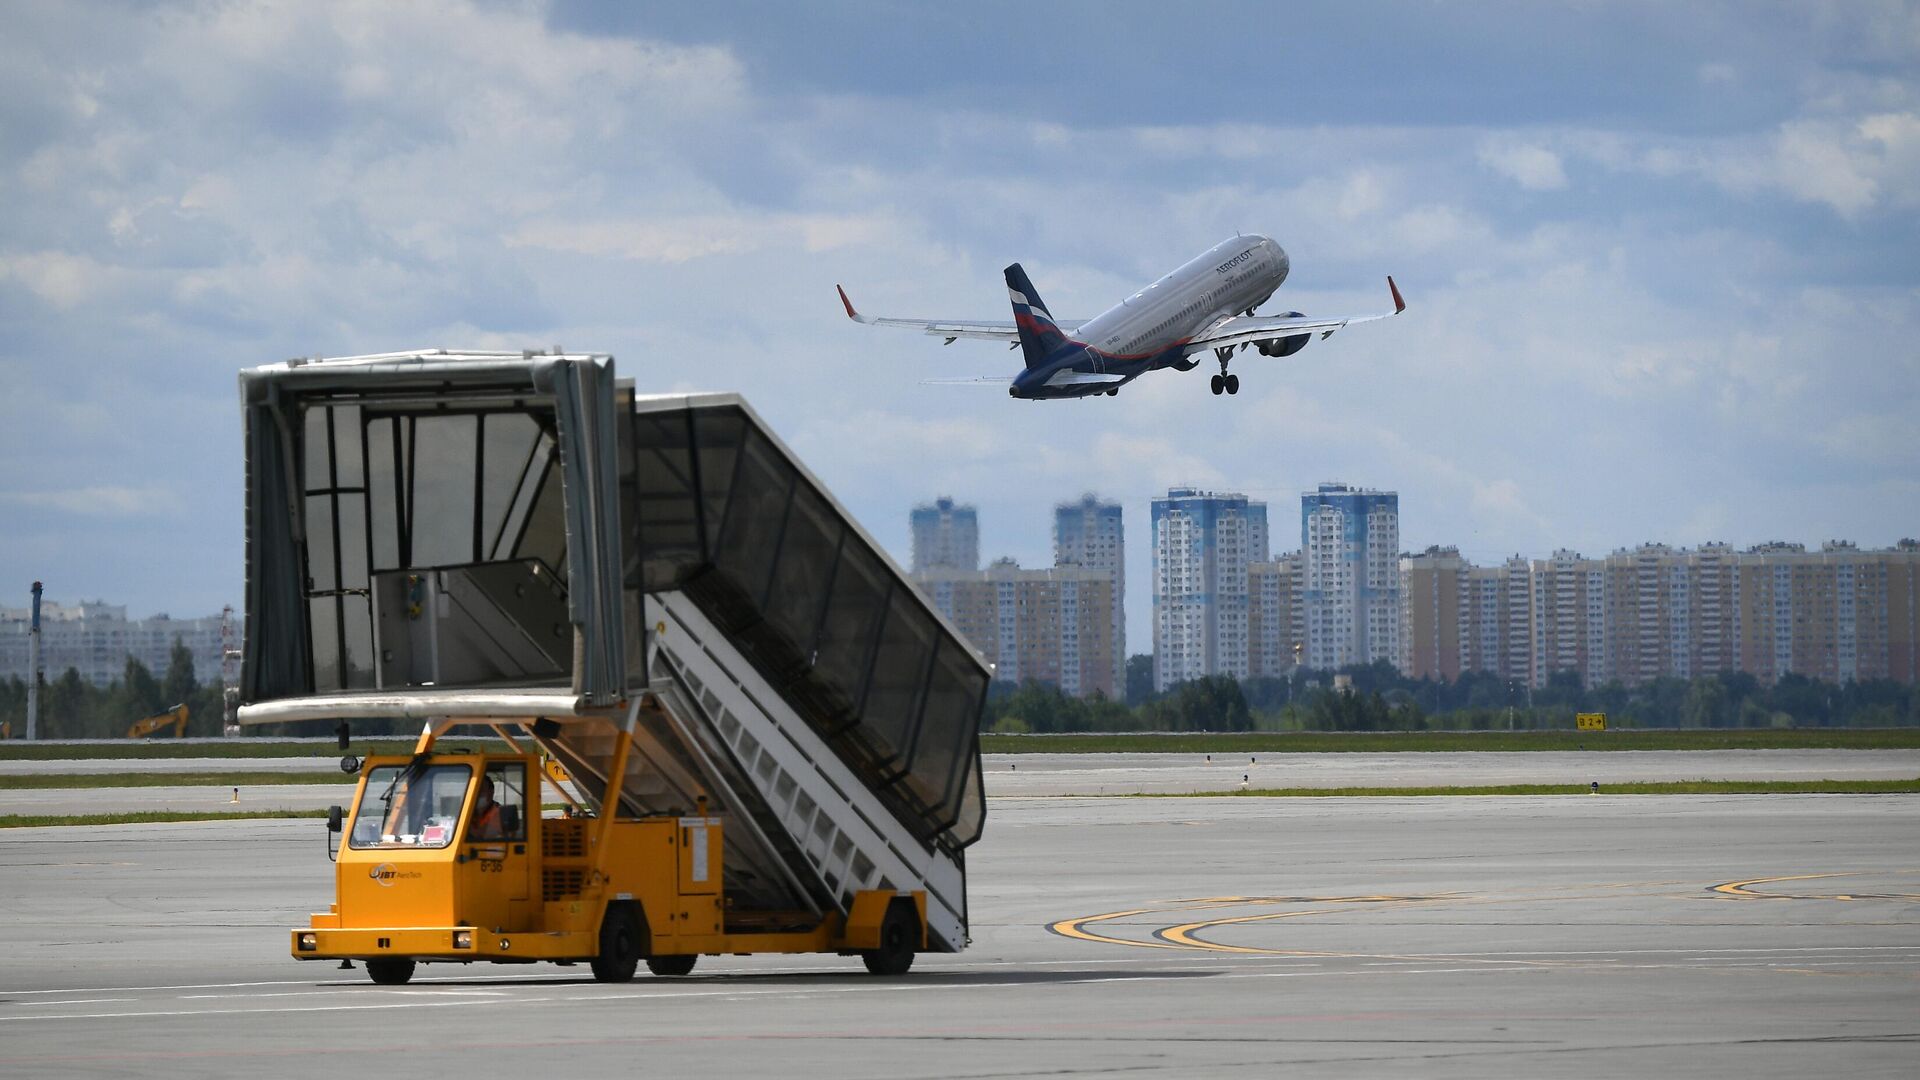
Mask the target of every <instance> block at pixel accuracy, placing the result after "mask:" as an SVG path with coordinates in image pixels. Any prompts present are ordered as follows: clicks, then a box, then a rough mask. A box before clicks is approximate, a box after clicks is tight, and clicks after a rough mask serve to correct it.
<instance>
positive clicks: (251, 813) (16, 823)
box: [0, 810, 327, 829]
mask: <svg viewBox="0 0 1920 1080" xmlns="http://www.w3.org/2000/svg"><path fill="white" fill-rule="evenodd" d="M326 816H327V812H326V811H325V810H244V811H240V812H239V813H225V812H221V811H217V810H131V811H128V812H126V813H123V814H0V829H37V828H43V827H46V826H49V825H149V824H155V823H160V822H168V821H228V820H234V821H238V820H241V819H245V818H323V817H326Z"/></svg>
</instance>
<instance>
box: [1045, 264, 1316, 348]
mask: <svg viewBox="0 0 1920 1080" xmlns="http://www.w3.org/2000/svg"><path fill="white" fill-rule="evenodd" d="M1287 269H1288V260H1287V253H1286V252H1285V251H1283V250H1281V247H1280V245H1279V244H1276V243H1274V242H1273V241H1272V240H1269V239H1268V238H1266V237H1264V236H1259V235H1247V236H1236V237H1234V238H1233V239H1231V240H1222V241H1221V242H1220V243H1218V244H1215V245H1214V246H1212V247H1211V248H1208V249H1207V250H1206V251H1204V252H1202V253H1201V254H1200V255H1198V256H1196V257H1195V258H1193V259H1192V260H1190V261H1189V262H1187V263H1186V264H1185V265H1183V266H1181V267H1180V268H1179V269H1177V270H1174V271H1173V272H1172V273H1169V274H1167V275H1166V276H1165V277H1162V278H1161V279H1160V280H1158V281H1156V282H1154V283H1153V284H1151V285H1148V286H1147V287H1146V288H1144V289H1141V290H1140V291H1139V292H1137V293H1134V294H1133V295H1132V296H1129V297H1127V298H1126V299H1125V300H1123V301H1121V302H1120V303H1119V304H1118V305H1117V306H1115V307H1112V308H1108V309H1107V310H1106V311H1103V312H1101V313H1100V314H1099V315H1097V316H1095V317H1094V318H1092V319H1090V320H1088V321H1087V322H1085V323H1083V324H1082V325H1081V326H1080V327H1079V329H1078V330H1077V331H1075V333H1074V334H1073V338H1074V340H1075V341H1078V342H1081V343H1083V344H1085V345H1086V346H1088V352H1089V353H1091V354H1092V356H1091V357H1090V358H1093V359H1096V361H1097V360H1100V359H1105V360H1108V361H1113V360H1121V361H1141V360H1162V359H1164V361H1166V362H1171V361H1173V360H1176V359H1178V358H1179V357H1181V356H1184V355H1185V350H1184V348H1183V347H1184V346H1185V345H1186V343H1187V342H1189V341H1191V340H1192V339H1193V338H1195V337H1197V336H1199V335H1200V334H1201V333H1202V332H1203V331H1205V330H1206V329H1207V328H1208V327H1209V326H1212V325H1213V324H1214V323H1216V322H1218V321H1219V320H1220V319H1222V318H1225V317H1227V316H1229V315H1237V314H1240V313H1241V312H1245V311H1248V310H1250V309H1252V308H1254V307H1256V306H1258V305H1259V304H1261V303H1262V302H1264V301H1265V300H1266V299H1267V298H1268V297H1270V296H1272V295H1273V291H1274V290H1275V289H1277V288H1279V287H1280V284H1281V283H1282V282H1284V281H1285V280H1286V279H1287ZM1176 349H1179V350H1181V351H1179V352H1177V353H1176V352H1175V351H1174V350H1176ZM1168 354H1172V355H1168ZM1154 366H1160V365H1154Z"/></svg>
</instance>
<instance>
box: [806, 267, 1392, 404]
mask: <svg viewBox="0 0 1920 1080" xmlns="http://www.w3.org/2000/svg"><path fill="white" fill-rule="evenodd" d="M1290 265H1291V264H1290V260H1288V258H1287V253H1286V251H1284V250H1283V249H1282V248H1281V247H1280V245H1279V244H1276V243H1274V242H1273V241H1272V240H1270V239H1268V238H1267V237H1264V236H1260V235H1257V234H1247V235H1243V236H1235V237H1232V238H1231V239H1227V240H1222V241H1221V242H1219V243H1218V244H1215V245H1213V246H1212V247H1210V248H1208V249H1207V250H1206V251H1204V252H1201V253H1200V254H1199V255H1197V256H1195V257H1194V258H1192V259H1190V260H1188V261H1187V262H1186V263H1184V264H1182V265H1181V266H1180V268H1179V269H1177V270H1174V271H1173V272H1172V273H1170V274H1167V275H1166V276H1165V277H1162V278H1161V279H1160V280H1158V281H1155V282H1154V283H1153V284H1151V285H1148V286H1146V287H1145V288H1143V289H1141V290H1140V291H1138V292H1136V293H1134V294H1133V295H1131V296H1129V297H1127V298H1126V299H1125V300H1122V301H1121V302H1120V303H1118V304H1116V305H1114V306H1113V307H1111V308H1108V309H1107V310H1106V311H1103V312H1101V313H1100V314H1098V315H1096V316H1094V317H1093V318H1091V319H1084V320H1071V319H1056V318H1054V317H1053V313H1052V312H1051V311H1050V310H1048V308H1047V305H1046V303H1045V302H1044V301H1042V300H1041V299H1040V294H1039V292H1038V291H1037V290H1035V289H1034V287H1033V282H1032V281H1030V280H1029V279H1028V278H1027V273H1026V271H1025V270H1024V269H1022V268H1021V266H1020V264H1019V263H1014V264H1013V265H1012V266H1009V267H1007V269H1006V280H1007V298H1008V300H1009V301H1010V302H1011V303H1012V305H1013V316H1014V321H1013V322H1011V323H1006V322H975V321H970V320H964V319H900V318H876V317H874V316H870V315H862V314H860V313H859V312H858V311H856V310H855V309H854V306H853V301H852V300H851V299H849V298H848V297H847V291H846V290H845V289H844V288H843V289H840V302H841V303H842V304H843V305H845V307H846V309H847V317H848V318H850V319H852V320H854V321H855V322H859V323H865V324H867V325H870V326H898V327H906V328H910V329H917V330H920V331H921V332H922V333H925V334H930V335H933V336H935V337H942V338H945V339H946V341H947V344H952V343H953V342H954V341H957V340H958V339H960V338H963V337H964V338H980V339H984V340H990V341H1010V342H1018V343H1019V345H1020V350H1021V353H1022V356H1023V358H1024V359H1025V361H1026V367H1025V370H1023V371H1021V372H1020V373H1019V374H1017V375H1014V376H1012V377H1011V378H968V379H959V380H930V381H939V382H955V381H958V382H968V383H985V384H993V385H1001V384H1005V385H1006V386H1007V393H1008V394H1009V395H1011V396H1013V397H1016V398H1023V399H1027V400H1047V399H1051V398H1070V397H1072V398H1084V397H1092V396H1094V395H1096V394H1106V395H1109V396H1111V395H1114V394H1117V393H1119V392H1120V388H1121V387H1122V386H1125V385H1126V384H1127V383H1129V382H1132V381H1133V380H1134V379H1137V378H1139V377H1140V376H1141V375H1144V374H1146V373H1147V372H1149V371H1155V370H1159V369H1161V368H1173V369H1175V370H1178V371H1190V370H1192V369H1193V368H1195V367H1198V366H1199V364H1200V361H1199V359H1198V356H1197V354H1199V353H1200V352H1202V351H1204V350H1207V349H1211V350H1213V355H1214V359H1215V360H1217V361H1218V362H1219V364H1220V373H1219V374H1218V375H1215V376H1213V379H1212V383H1211V388H1212V390H1213V392H1214V393H1215V394H1216V395H1217V394H1235V393H1238V392H1239V390H1240V377H1239V376H1238V375H1235V374H1232V373H1231V372H1229V371H1228V370H1227V365H1228V364H1229V363H1230V362H1231V361H1232V359H1233V357H1234V355H1235V354H1236V353H1238V352H1240V351H1242V350H1244V349H1245V348H1246V347H1247V346H1248V345H1252V346H1254V347H1255V349H1257V350H1258V351H1259V353H1260V354H1261V355H1262V356H1273V357H1282V356H1291V355H1293V354H1294V353H1296V352H1299V351H1300V350H1301V349H1302V348H1304V347H1305V346H1306V344H1307V342H1308V341H1310V340H1312V338H1313V336H1314V335H1316V334H1317V335H1319V336H1320V337H1321V338H1323V339H1324V338H1327V337H1329V336H1331V335H1332V334H1333V332H1334V331H1336V330H1339V329H1341V328H1342V327H1345V326H1347V325H1349V324H1351V323H1357V322H1371V321H1373V320H1375V319H1385V318H1390V317H1392V316H1394V315H1398V314H1399V313H1400V312H1402V311H1404V310H1405V309H1406V306H1407V305H1406V303H1405V301H1403V300H1401V298H1400V290H1399V288H1398V287H1397V286H1396V285H1394V283H1393V279H1392V278H1391V277H1389V278H1388V279H1387V289H1388V291H1389V292H1390V293H1391V294H1392V296H1393V305H1394V307H1393V310H1392V311H1391V312H1385V313H1382V314H1377V315H1357V316H1331V317H1328V316H1318V317H1315V316H1307V315H1302V314H1301V313H1300V312H1297V311H1290V312H1287V313H1286V314H1284V315H1256V314H1255V313H1254V311H1255V309H1256V308H1258V307H1259V306H1260V305H1261V304H1264V303H1266V302H1267V300H1268V299H1270V298H1271V297H1272V296H1273V293H1274V290H1276V289H1278V288H1279V287H1280V286H1281V284H1282V283H1284V282H1285V281H1286V280H1287V272H1288V269H1289V267H1290Z"/></svg>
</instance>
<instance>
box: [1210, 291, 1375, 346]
mask: <svg viewBox="0 0 1920 1080" xmlns="http://www.w3.org/2000/svg"><path fill="white" fill-rule="evenodd" d="M1387 291H1389V292H1391V293H1392V294H1393V310H1392V311H1388V312H1383V313H1381V314H1378V315H1321V316H1313V315H1300V316H1294V317H1291V318H1289V317H1287V316H1284V315H1233V316H1229V317H1227V318H1225V319H1221V320H1220V321H1219V322H1217V323H1214V324H1213V325H1212V326H1209V327H1207V329H1206V330H1204V331H1203V332H1201V334H1200V335H1199V336H1198V337H1195V338H1194V339H1193V340H1192V341H1191V342H1189V346H1190V347H1191V348H1192V349H1194V350H1195V351H1198V350H1200V349H1202V348H1211V349H1221V348H1226V347H1228V346H1231V345H1244V344H1246V343H1248V342H1252V341H1270V340H1272V339H1275V338H1290V337H1295V336H1297V335H1300V334H1319V335H1320V337H1321V338H1323V339H1324V338H1327V337H1330V336H1332V334H1333V332H1334V331H1335V330H1338V329H1340V328H1341V327H1343V326H1351V325H1353V324H1354V323H1363V322H1373V321H1374V320H1376V319H1391V318H1393V317H1394V316H1395V315H1398V314H1400V313H1401V312H1403V311H1405V310H1407V302H1406V301H1405V300H1402V299H1401V298H1400V287H1399V286H1398V285H1395V284H1394V283H1393V279H1392V278H1391V277H1389V278H1388V279H1387Z"/></svg>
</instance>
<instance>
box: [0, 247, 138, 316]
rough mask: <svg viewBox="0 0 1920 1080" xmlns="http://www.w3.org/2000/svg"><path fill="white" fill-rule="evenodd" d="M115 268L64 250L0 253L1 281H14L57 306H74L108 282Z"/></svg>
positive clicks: (91, 295) (88, 297)
mask: <svg viewBox="0 0 1920 1080" xmlns="http://www.w3.org/2000/svg"><path fill="white" fill-rule="evenodd" d="M112 273H113V272H112V269H111V268H109V267H105V266H102V265H101V264H100V263H98V262H95V261H94V260H93V259H91V258H88V257H87V256H85V255H73V254H68V253H67V252H64V251H33V252H25V253H21V254H13V255H10V254H4V253H0V281H12V282H15V283H17V284H19V285H21V286H23V287H25V288H26V289H27V290H28V291H29V292H31V293H33V295H35V296H37V297H39V298H40V299H41V300H44V301H46V302H47V303H49V304H52V305H53V306H54V307H56V308H62V309H66V308H73V307H76V306H78V305H79V304H81V303H82V302H84V301H86V300H88V299H90V298H91V297H93V296H94V295H95V294H96V293H98V292H99V291H100V290H101V288H102V287H103V286H104V285H105V284H106V283H107V280H108V279H109V278H110V277H111V276H112Z"/></svg>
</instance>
